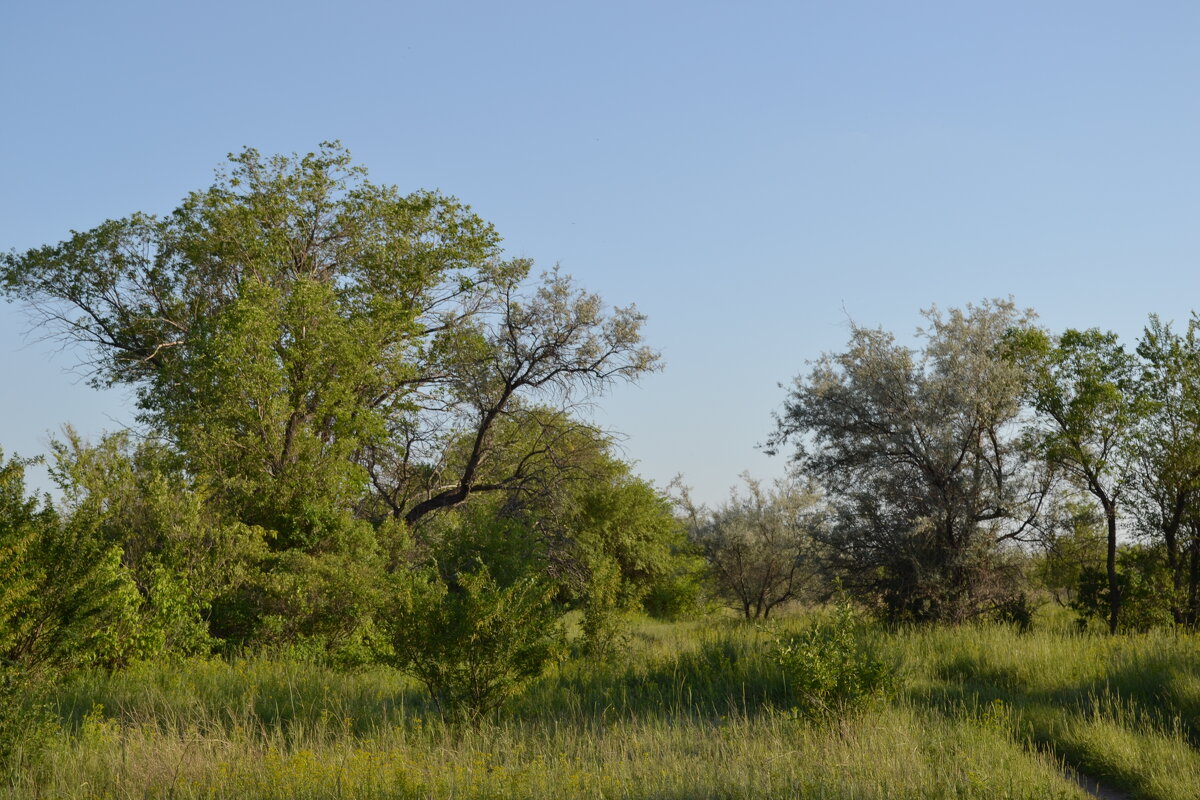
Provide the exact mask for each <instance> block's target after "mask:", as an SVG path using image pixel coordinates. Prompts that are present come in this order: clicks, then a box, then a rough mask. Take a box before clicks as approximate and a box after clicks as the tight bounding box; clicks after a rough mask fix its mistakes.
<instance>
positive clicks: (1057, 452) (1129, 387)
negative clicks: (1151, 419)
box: [1012, 328, 1144, 632]
mask: <svg viewBox="0 0 1200 800" xmlns="http://www.w3.org/2000/svg"><path fill="white" fill-rule="evenodd" d="M1012 342H1013V345H1014V350H1013V352H1014V353H1015V354H1017V356H1018V358H1017V360H1018V361H1019V362H1020V363H1022V364H1023V365H1024V366H1025V368H1026V369H1027V374H1028V375H1029V382H1028V397H1029V401H1030V403H1031V405H1032V406H1033V408H1034V410H1035V411H1036V413H1037V417H1036V420H1035V421H1034V423H1033V425H1032V426H1031V428H1030V441H1031V442H1032V444H1033V445H1034V447H1035V448H1036V449H1037V451H1038V452H1039V453H1040V454H1041V456H1042V458H1044V459H1045V461H1046V462H1047V463H1048V464H1050V465H1052V467H1053V468H1055V469H1057V470H1060V471H1061V472H1062V473H1064V474H1065V475H1066V476H1067V477H1069V478H1070V479H1071V480H1072V481H1073V482H1074V483H1075V485H1077V486H1078V487H1079V488H1080V489H1082V490H1083V491H1085V492H1087V493H1088V494H1090V495H1092V497H1094V498H1095V500H1096V502H1097V503H1098V504H1099V505H1100V508H1101V510H1102V511H1103V513H1104V520H1105V526H1106V528H1107V532H1108V545H1107V555H1106V562H1105V569H1106V571H1107V575H1108V595H1109V597H1108V601H1109V618H1108V625H1109V630H1110V631H1113V632H1115V631H1116V630H1117V624H1118V619H1119V616H1120V610H1121V587H1120V582H1119V580H1118V575H1117V531H1118V517H1119V512H1120V509H1121V508H1122V504H1123V502H1124V499H1125V496H1126V492H1127V490H1128V488H1129V486H1130V480H1131V477H1132V467H1133V464H1132V458H1131V453H1132V444H1133V437H1134V435H1135V433H1136V431H1137V429H1138V426H1139V425H1140V424H1141V422H1142V419H1143V413H1144V402H1143V400H1142V398H1141V395H1140V393H1139V392H1138V390H1137V377H1138V373H1137V360H1136V359H1135V358H1134V357H1133V355H1132V354H1130V353H1128V352H1126V350H1125V348H1124V347H1123V346H1122V345H1121V343H1120V341H1119V340H1118V338H1117V335H1116V334H1115V333H1112V332H1102V331H1100V330H1098V329H1096V328H1091V329H1089V330H1086V331H1079V330H1073V329H1071V330H1067V331H1065V332H1063V333H1062V334H1061V335H1059V336H1057V337H1051V336H1049V335H1048V334H1047V333H1046V332H1045V331H1043V330H1038V329H1027V330H1025V331H1023V332H1022V333H1021V334H1020V335H1019V336H1014V337H1013V338H1012Z"/></svg>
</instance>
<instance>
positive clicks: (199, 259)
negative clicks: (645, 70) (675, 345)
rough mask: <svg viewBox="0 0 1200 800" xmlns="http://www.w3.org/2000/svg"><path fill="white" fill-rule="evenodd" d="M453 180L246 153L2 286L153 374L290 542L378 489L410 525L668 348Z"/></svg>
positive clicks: (185, 432)
mask: <svg viewBox="0 0 1200 800" xmlns="http://www.w3.org/2000/svg"><path fill="white" fill-rule="evenodd" d="M499 241H500V240H499V236H498V235H497V234H496V232H495V230H494V229H493V228H492V226H491V225H489V224H487V223H486V222H484V221H483V220H481V219H480V218H479V217H478V216H476V215H475V214H474V213H473V212H471V210H470V208H469V207H467V206H465V205H463V204H462V203H460V202H458V201H457V200H455V199H453V198H449V197H446V196H443V195H440V194H438V193H436V192H425V191H422V192H414V193H411V194H407V195H404V194H401V193H400V192H399V191H398V190H397V189H396V188H395V187H390V186H380V185H377V184H373V183H371V182H370V181H368V180H367V178H366V174H365V170H364V169H363V168H362V167H360V166H357V165H355V164H354V163H353V162H352V161H351V160H350V156H349V154H348V153H347V152H346V151H345V150H344V149H342V148H341V147H340V146H339V145H337V144H327V145H324V146H323V147H322V148H321V149H320V151H319V152H317V153H310V154H308V155H306V156H302V157H287V156H274V157H263V156H262V155H260V154H259V153H258V152H257V151H255V150H252V149H248V150H245V151H243V152H242V153H240V154H236V155H233V156H231V169H230V170H229V171H228V172H219V173H218V176H217V180H216V182H215V183H214V185H213V186H212V187H210V188H209V189H206V190H203V191H199V192H194V193H192V194H190V195H189V196H188V197H187V198H185V200H184V201H183V203H182V204H181V205H180V206H179V207H178V208H177V209H176V210H175V211H174V212H173V213H171V214H170V215H167V216H166V217H163V218H157V217H153V216H150V215H146V214H134V215H132V216H130V217H127V218H124V219H120V220H115V221H109V222H106V223H104V224H102V225H100V226H98V227H96V228H94V229H92V230H90V231H86V232H83V233H75V234H73V235H72V237H71V238H70V239H69V240H67V241H65V242H62V243H60V244H58V245H53V246H46V247H42V248H38V249H34V250H30V251H28V252H26V253H23V254H18V253H10V254H8V255H6V256H5V257H4V259H3V262H2V267H0V275H2V277H3V284H4V286H5V290H6V291H7V293H8V294H9V295H10V296H14V297H17V298H21V299H23V300H25V301H27V302H28V303H30V304H31V305H32V307H33V308H34V309H35V310H37V311H38V312H40V314H41V318H42V321H43V322H44V323H45V324H46V325H48V326H49V328H48V330H49V331H50V333H51V334H52V335H57V336H59V337H62V338H63V339H65V340H66V341H67V342H69V343H72V344H78V345H83V346H84V347H85V349H86V351H87V352H88V353H89V354H90V358H91V362H90V363H91V366H92V369H93V371H92V379H93V381H94V382H95V383H97V384H112V383H122V384H128V385H131V386H133V387H135V388H136V390H137V397H138V403H139V406H140V408H141V419H142V421H143V422H144V423H146V424H147V425H149V426H150V428H151V429H152V430H153V431H154V432H155V433H156V434H158V435H160V436H162V437H164V438H165V439H166V440H167V441H169V442H170V443H171V444H172V445H173V446H174V447H175V448H177V449H178V451H179V452H180V453H181V454H182V456H183V457H184V459H185V463H186V464H187V467H188V469H189V470H190V471H191V472H192V473H194V474H202V475H205V476H207V478H208V480H209V481H210V482H211V485H212V488H213V490H214V497H215V499H216V500H218V501H220V502H221V503H222V504H223V505H224V506H225V507H226V509H227V511H228V513H229V514H230V515H231V516H232V517H234V518H236V519H239V520H241V521H242V522H245V523H246V524H250V525H258V526H261V527H263V528H265V529H267V530H271V531H274V532H275V533H276V536H275V538H274V539H273V540H272V546H273V547H275V548H276V549H289V548H301V549H304V550H306V551H310V552H317V551H335V550H338V549H339V548H342V547H343V546H344V544H345V543H344V541H343V539H344V538H345V537H347V536H350V537H353V536H354V535H355V534H354V533H353V529H354V527H355V520H354V517H355V510H356V509H358V508H361V507H362V503H363V501H364V497H363V495H364V493H365V491H366V490H367V489H368V487H372V488H373V489H374V491H375V493H376V496H377V499H378V501H379V502H381V503H382V504H383V506H384V507H386V508H387V509H388V511H389V512H390V513H391V514H392V515H394V516H395V517H397V518H400V519H403V520H405V521H406V522H407V523H408V524H409V525H414V524H417V523H418V522H419V521H421V520H422V519H423V518H424V517H426V516H427V515H428V514H429V513H430V512H433V511H436V510H439V509H443V508H447V507H450V506H453V505H456V504H458V503H461V502H463V501H464V500H465V499H466V498H467V497H468V496H469V495H470V494H472V493H473V492H476V491H483V490H501V489H509V488H511V487H512V486H514V485H520V484H522V483H523V482H524V481H526V480H527V479H528V478H529V474H530V473H529V470H528V469H527V468H528V467H530V466H531V465H532V464H533V463H534V462H537V463H540V464H544V463H545V460H544V459H542V460H540V461H539V460H538V459H537V458H536V456H537V455H538V454H540V453H543V452H544V451H545V450H546V449H547V448H548V447H550V446H551V445H550V443H551V442H552V441H553V440H554V438H555V435H556V431H555V430H546V431H543V435H541V436H540V437H534V441H533V442H531V445H532V448H533V449H532V450H530V451H529V452H528V453H526V455H527V456H528V457H527V458H517V459H509V462H508V463H510V465H511V466H512V468H513V470H514V471H513V472H512V473H511V474H505V475H493V476H491V477H490V478H489V479H486V480H485V479H483V478H482V475H483V474H484V472H485V471H486V469H485V468H486V466H487V465H488V464H489V463H490V462H491V461H492V457H493V455H494V454H495V452H496V451H497V450H498V449H503V447H502V444H503V443H501V442H498V441H497V430H498V428H499V427H500V423H501V422H502V421H503V420H506V419H511V420H513V421H514V422H515V424H516V426H517V427H530V428H533V429H535V430H536V429H539V428H540V427H541V426H542V425H543V424H545V423H547V422H549V421H551V420H552V417H548V416H546V415H542V414H539V413H538V412H537V411H536V408H535V407H536V406H537V405H538V404H544V403H545V402H547V401H550V402H557V403H560V404H565V403H569V402H571V401H574V400H579V399H584V398H586V397H588V396H590V395H591V394H592V393H594V392H595V391H598V390H600V389H602V388H604V387H605V386H607V385H608V384H609V383H611V382H612V381H614V380H618V379H634V378H636V377H637V376H639V375H640V374H642V373H644V372H645V371H647V370H650V369H653V368H654V367H655V366H656V363H657V356H656V354H655V353H654V352H653V351H651V350H650V349H648V348H646V347H645V346H643V345H642V344H641V342H640V327H641V323H642V319H643V318H642V317H641V315H640V314H638V313H637V311H636V310H635V309H634V308H632V307H629V308H624V309H615V310H612V311H611V312H610V311H606V310H605V308H604V306H603V304H602V303H601V301H600V299H599V298H598V297H597V296H596V295H594V294H591V293H587V292H583V291H579V290H577V289H575V288H574V287H573V286H572V284H571V281H570V279H569V278H567V277H566V276H564V275H562V274H560V273H558V272H553V273H550V274H549V275H548V276H547V277H546V278H545V280H544V281H543V282H542V284H541V285H540V286H538V287H536V288H534V289H532V290H526V289H525V288H523V283H522V281H523V279H524V278H525V277H526V276H527V274H528V272H529V269H530V263H529V262H528V261H526V260H522V259H504V258H503V257H502V253H501V251H500V248H499Z"/></svg>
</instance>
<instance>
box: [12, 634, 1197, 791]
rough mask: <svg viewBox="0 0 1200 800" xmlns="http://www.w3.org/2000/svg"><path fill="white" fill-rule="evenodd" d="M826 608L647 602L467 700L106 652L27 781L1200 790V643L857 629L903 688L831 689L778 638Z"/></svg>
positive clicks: (414, 787)
mask: <svg viewBox="0 0 1200 800" xmlns="http://www.w3.org/2000/svg"><path fill="white" fill-rule="evenodd" d="M821 619H822V616H821V614H820V613H816V614H813V613H809V614H799V615H795V616H791V617H786V618H785V619H784V620H782V621H781V622H777V623H773V624H772V625H771V626H770V627H764V626H754V625H748V624H745V623H738V622H734V621H731V620H721V621H704V622H679V623H659V622H651V621H642V622H639V623H637V624H635V625H634V626H633V629H632V632H631V634H630V637H629V641H628V643H627V646H626V647H625V648H624V651H623V652H622V653H621V654H619V655H618V656H617V657H615V658H612V659H609V660H605V661H596V660H594V659H588V658H586V657H584V656H582V655H575V656H572V657H570V658H567V659H565V660H563V661H561V662H560V663H558V664H556V665H555V666H554V667H553V668H552V669H551V670H550V672H549V673H548V674H546V675H545V676H544V677H543V678H541V679H539V680H538V681H537V682H535V683H534V684H533V685H531V686H530V688H529V689H528V690H527V691H526V692H525V693H524V694H523V695H521V696H520V697H518V698H516V699H515V700H514V701H512V702H511V703H510V704H509V705H508V706H506V707H505V708H504V709H503V710H502V711H501V712H500V713H499V714H497V715H495V716H494V717H489V718H488V719H485V720H476V721H469V720H461V719H452V718H446V717H444V716H443V715H441V714H440V713H438V711H437V709H436V708H435V707H433V706H432V705H431V704H430V702H429V701H428V699H427V695H426V694H425V693H424V691H423V690H422V688H421V687H420V686H418V685H416V684H414V683H413V682H411V681H410V680H408V679H406V678H404V677H403V676H401V675H399V674H397V673H395V672H393V671H391V670H387V669H383V668H374V667H372V668H367V669H361V670H357V671H344V670H335V669H333V668H331V667H329V666H325V665H322V664H321V663H318V662H314V661H306V660H303V659H295V658H292V659H285V658H268V657H266V656H256V657H250V658H242V659H232V660H216V659H213V660H189V661H182V662H176V663H173V664H167V665H157V666H156V665H151V664H143V665H140V666H135V667H133V668H131V669H128V670H125V671H121V672H114V673H107V672H100V671H96V672H84V673H79V674H76V675H74V676H73V677H71V678H70V679H69V680H67V681H66V682H65V683H63V684H61V685H60V686H59V687H58V688H57V689H56V690H55V691H54V692H53V694H52V695H51V697H50V699H49V703H50V710H51V712H52V713H51V715H50V717H49V722H48V723H47V724H45V725H44V726H43V728H42V730H41V731H40V733H39V735H38V736H35V737H33V739H32V741H34V742H40V753H39V754H37V755H36V756H31V755H30V754H29V753H25V752H20V753H18V754H17V755H18V757H19V758H21V759H22V762H21V764H20V765H19V766H18V768H17V769H16V770H14V771H13V772H12V774H11V777H10V778H9V780H8V784H7V785H6V786H5V788H4V790H3V796H4V797H11V798H27V797H28V798H33V797H54V798H91V797H101V798H126V797H138V798H142V797H149V798H213V797H231V798H232V797H238V798H314V799H315V798H529V797H551V796H553V797H588V798H602V797H603V798H657V799H659V800H666V799H668V798H670V799H674V798H679V799H680V800H682V798H758V797H761V798H778V797H805V798H808V797H812V798H846V799H847V800H849V799H850V798H863V799H865V798H1086V797H1088V796H1089V795H1088V794H1087V793H1086V792H1085V791H1084V790H1083V789H1081V788H1080V786H1079V785H1078V784H1077V783H1076V781H1075V779H1074V777H1073V772H1074V771H1078V772H1081V773H1083V774H1085V775H1087V776H1090V777H1091V778H1093V779H1096V780H1098V781H1100V783H1101V784H1102V785H1103V786H1105V787H1109V788H1111V789H1115V790H1120V791H1122V792H1124V793H1126V794H1127V796H1130V797H1137V798H1153V799H1155V800H1183V799H1186V798H1193V797H1198V796H1200V790H1198V789H1197V787H1200V752H1198V751H1197V748H1196V745H1197V743H1200V643H1198V641H1197V639H1196V638H1195V636H1193V635H1177V634H1172V633H1151V634H1142V635H1125V636H1115V637H1114V636H1108V635H1101V634H1093V633H1078V632H1074V631H1072V630H1071V629H1070V628H1069V627H1067V626H1066V625H1065V624H1063V625H1059V626H1054V625H1046V624H1043V625H1042V626H1041V627H1040V629H1035V630H1034V631H1032V632H1028V633H1022V632H1019V631H1018V630H1016V629H1014V628H1012V627H1006V626H999V625H992V626H969V627H958V628H908V629H899V630H896V629H892V630H889V629H885V628H881V627H876V626H862V627H859V628H857V629H856V633H855V635H856V637H857V642H858V645H859V646H861V647H862V648H864V650H867V649H869V651H870V652H871V653H872V654H874V656H875V657H877V658H879V659H880V660H881V661H882V662H884V663H886V664H888V665H889V669H892V670H893V671H894V673H893V678H894V680H893V681H892V684H891V688H890V690H889V691H887V692H886V693H882V694H880V695H879V696H877V697H871V698H866V699H865V700H864V701H863V702H860V703H857V704H853V705H848V706H845V707H838V708H828V709H824V710H822V711H819V712H818V711H814V710H813V709H812V708H811V706H809V705H806V704H805V703H804V702H803V701H804V698H802V697H799V696H798V695H797V690H796V686H795V685H794V683H793V682H791V681H789V679H788V676H787V674H786V672H785V671H784V670H781V669H780V667H779V665H778V659H777V658H776V657H774V656H773V652H775V651H776V650H777V648H778V645H777V642H778V641H779V640H780V637H781V636H784V637H786V636H787V635H788V634H789V633H797V632H802V631H803V630H805V628H806V627H810V626H813V625H816V624H820V621H821Z"/></svg>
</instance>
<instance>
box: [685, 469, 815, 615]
mask: <svg viewBox="0 0 1200 800" xmlns="http://www.w3.org/2000/svg"><path fill="white" fill-rule="evenodd" d="M743 478H744V480H745V483H746V492H745V494H739V493H738V492H737V491H736V490H732V491H731V492H730V496H729V500H728V501H727V502H725V503H724V504H722V505H720V506H718V507H717V508H716V509H713V510H708V509H691V510H690V513H689V516H690V517H691V521H692V533H691V535H692V539H693V541H694V542H696V544H697V546H698V547H699V548H700V550H701V552H703V553H704V555H705V557H706V558H707V560H708V564H709V568H710V570H711V573H712V576H713V579H714V581H715V583H716V588H717V591H718V592H719V593H720V594H721V595H722V596H723V597H724V598H725V599H727V600H729V601H730V602H732V603H733V604H734V605H735V606H736V607H737V608H738V609H739V610H740V611H741V612H742V615H743V616H744V617H745V618H746V619H766V618H767V617H769V616H770V615H771V611H772V610H774V609H775V608H776V607H778V606H779V605H781V604H782V603H785V602H787V601H788V600H792V599H794V598H797V597H801V596H803V595H804V594H806V593H811V592H812V590H813V589H814V584H815V582H816V580H817V578H818V576H819V574H820V571H821V567H822V564H821V562H820V561H819V559H818V556H819V549H818V547H817V537H818V535H819V533H820V531H821V529H822V528H823V527H824V525H825V524H826V519H825V509H824V507H823V504H822V502H821V498H820V496H819V494H817V493H816V492H815V491H814V490H813V489H812V488H810V487H806V486H803V485H800V484H797V483H795V482H789V481H777V482H776V483H775V485H774V486H771V487H764V486H763V485H762V483H761V482H759V481H756V480H754V479H752V478H751V477H750V476H749V475H743Z"/></svg>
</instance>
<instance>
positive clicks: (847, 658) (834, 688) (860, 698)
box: [774, 604, 898, 715]
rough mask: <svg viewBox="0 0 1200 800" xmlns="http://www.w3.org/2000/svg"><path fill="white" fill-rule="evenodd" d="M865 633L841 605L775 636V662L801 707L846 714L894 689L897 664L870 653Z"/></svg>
mask: <svg viewBox="0 0 1200 800" xmlns="http://www.w3.org/2000/svg"><path fill="white" fill-rule="evenodd" d="M861 634H862V626H861V625H860V624H859V623H858V622H857V621H856V619H855V616H854V613H853V611H852V610H851V608H850V607H849V606H848V605H845V604H842V605H839V606H838V607H837V609H836V611H835V614H834V617H833V619H832V620H830V621H828V622H822V623H820V624H818V625H817V626H815V627H813V628H811V629H809V630H807V631H805V632H803V633H801V634H798V635H794V636H790V637H786V638H777V639H776V640H775V651H774V659H775V663H776V664H777V665H778V666H779V667H780V668H781V669H782V670H783V672H784V675H785V677H786V679H787V681H788V683H789V685H790V686H791V688H792V691H793V693H794V694H795V697H796V702H797V707H798V709H799V710H801V711H804V712H806V713H809V714H813V715H826V714H838V713H843V712H845V711H847V710H849V709H850V708H851V707H854V706H857V705H861V704H863V703H865V702H867V701H870V700H872V699H875V698H879V697H883V696H885V695H887V694H889V693H891V692H892V691H893V690H894V689H895V687H896V683H897V677H898V671H897V669H896V666H895V665H894V664H889V663H888V662H886V661H884V660H882V659H880V658H879V657H877V656H876V655H875V654H874V653H873V652H871V650H870V649H868V647H867V645H866V642H865V641H864V639H863V637H862V635H861Z"/></svg>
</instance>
